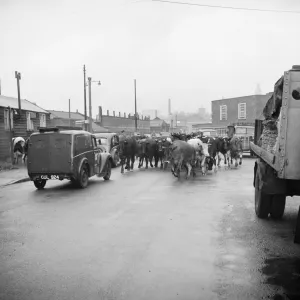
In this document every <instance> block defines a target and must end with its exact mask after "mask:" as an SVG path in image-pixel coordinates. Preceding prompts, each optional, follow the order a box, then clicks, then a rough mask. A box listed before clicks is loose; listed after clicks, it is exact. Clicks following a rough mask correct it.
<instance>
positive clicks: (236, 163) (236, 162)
mask: <svg viewBox="0 0 300 300" xmlns="http://www.w3.org/2000/svg"><path fill="white" fill-rule="evenodd" d="M234 160H235V167H236V168H237V167H238V165H239V164H238V159H237V157H236V158H235V159H234Z"/></svg>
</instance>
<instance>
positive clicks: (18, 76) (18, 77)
mask: <svg viewBox="0 0 300 300" xmlns="http://www.w3.org/2000/svg"><path fill="white" fill-rule="evenodd" d="M15 77H16V78H17V87H18V103H19V115H20V116H21V96H20V80H21V73H19V72H17V71H15Z"/></svg>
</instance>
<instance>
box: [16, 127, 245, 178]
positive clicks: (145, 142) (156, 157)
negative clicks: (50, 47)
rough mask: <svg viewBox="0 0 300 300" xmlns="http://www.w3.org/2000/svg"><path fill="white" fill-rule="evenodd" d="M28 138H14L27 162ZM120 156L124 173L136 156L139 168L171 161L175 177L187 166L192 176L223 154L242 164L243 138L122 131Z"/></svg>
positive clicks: (163, 165)
mask: <svg viewBox="0 0 300 300" xmlns="http://www.w3.org/2000/svg"><path fill="white" fill-rule="evenodd" d="M28 141H29V139H27V140H26V141H25V140H24V139H23V138H21V137H18V138H15V139H13V144H14V154H15V159H16V160H18V156H19V155H23V160H24V162H25V158H26V155H27V150H28ZM119 156H120V161H121V173H124V165H125V169H127V170H128V171H129V170H132V169H133V166H134V162H135V160H136V159H138V160H139V164H138V168H141V167H142V166H143V164H144V162H145V164H146V169H148V165H149V164H150V166H151V167H152V168H153V167H154V166H155V167H158V164H159V163H160V168H161V169H164V170H165V169H166V167H167V166H168V164H170V165H171V171H172V174H173V175H174V176H175V177H178V178H180V171H181V170H182V169H183V168H185V170H186V174H187V175H186V178H189V177H190V175H191V173H192V175H193V176H195V175H196V169H197V168H200V170H201V173H202V175H205V174H206V173H207V171H208V170H213V169H214V171H215V172H217V168H218V167H219V166H220V163H221V160H222V158H224V164H225V165H226V164H227V165H228V168H231V166H232V165H233V161H235V167H237V166H238V165H241V164H242V157H243V150H242V142H241V140H240V139H239V138H238V137H236V136H235V135H233V137H231V138H230V137H209V136H203V135H201V134H197V133H193V134H190V135H186V134H181V133H173V134H171V135H170V137H161V138H157V137H156V138H154V137H145V136H138V137H137V136H128V135H124V134H121V135H120V136H119ZM15 163H18V162H17V161H15ZM153 163H154V165H153Z"/></svg>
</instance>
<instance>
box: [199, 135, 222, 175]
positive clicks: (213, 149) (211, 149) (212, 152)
mask: <svg viewBox="0 0 300 300" xmlns="http://www.w3.org/2000/svg"><path fill="white" fill-rule="evenodd" d="M200 140H201V141H202V142H203V143H204V145H207V151H208V156H207V157H206V165H207V169H208V170H209V171H211V170H212V169H213V168H214V172H215V173H216V172H217V171H218V169H217V162H216V156H217V141H216V140H215V139H214V138H213V137H210V136H202V137H200Z"/></svg>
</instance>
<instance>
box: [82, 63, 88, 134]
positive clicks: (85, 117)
mask: <svg viewBox="0 0 300 300" xmlns="http://www.w3.org/2000/svg"><path fill="white" fill-rule="evenodd" d="M83 78H84V129H85V130H87V124H86V120H87V115H86V79H85V65H84V66H83Z"/></svg>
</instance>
